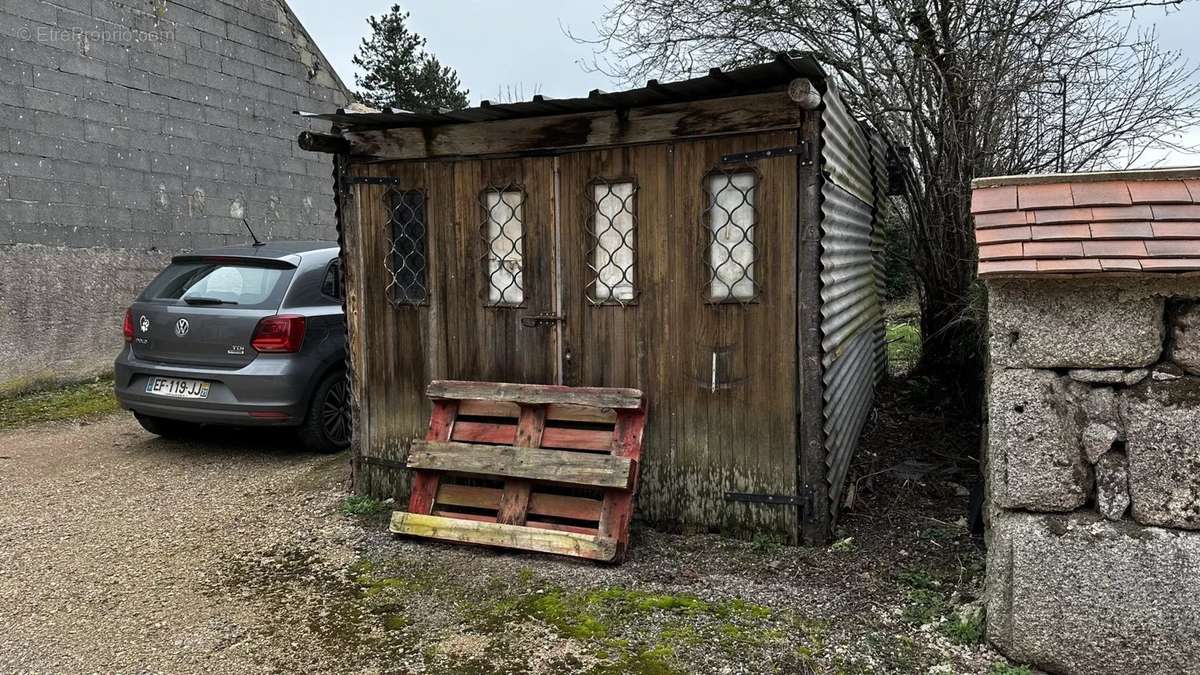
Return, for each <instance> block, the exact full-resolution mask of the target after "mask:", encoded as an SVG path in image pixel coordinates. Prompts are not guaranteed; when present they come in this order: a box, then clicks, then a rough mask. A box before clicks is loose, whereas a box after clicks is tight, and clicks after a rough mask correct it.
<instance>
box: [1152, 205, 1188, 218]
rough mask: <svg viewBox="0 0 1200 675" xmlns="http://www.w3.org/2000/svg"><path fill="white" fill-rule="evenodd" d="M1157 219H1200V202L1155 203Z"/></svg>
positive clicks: (1155, 216)
mask: <svg viewBox="0 0 1200 675" xmlns="http://www.w3.org/2000/svg"><path fill="white" fill-rule="evenodd" d="M1150 210H1151V211H1152V212H1153V213H1154V219H1155V220H1200V204H1154V205H1152V206H1151V207H1150Z"/></svg>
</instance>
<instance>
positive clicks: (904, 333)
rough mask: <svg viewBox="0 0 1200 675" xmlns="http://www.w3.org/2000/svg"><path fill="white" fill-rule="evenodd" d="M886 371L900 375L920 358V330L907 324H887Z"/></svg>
mask: <svg viewBox="0 0 1200 675" xmlns="http://www.w3.org/2000/svg"><path fill="white" fill-rule="evenodd" d="M887 353H888V370H890V371H891V372H892V373H893V374H896V375H902V374H904V373H907V372H908V371H910V370H912V368H913V366H915V365H916V364H917V361H919V360H920V358H921V329H920V328H918V327H917V326H916V325H914V324H912V323H908V322H896V323H891V322H889V323H888V324H887Z"/></svg>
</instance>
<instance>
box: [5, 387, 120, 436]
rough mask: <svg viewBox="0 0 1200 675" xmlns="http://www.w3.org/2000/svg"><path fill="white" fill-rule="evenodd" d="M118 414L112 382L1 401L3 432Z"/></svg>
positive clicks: (54, 390)
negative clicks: (43, 424)
mask: <svg viewBox="0 0 1200 675" xmlns="http://www.w3.org/2000/svg"><path fill="white" fill-rule="evenodd" d="M116 410H117V398H116V396H115V395H114V394H113V381H112V379H111V378H99V379H96V380H92V381H90V382H85V383H82V384H75V385H71V386H69V387H62V388H59V389H50V390H46V391H38V392H35V393H32V394H24V395H20V396H14V397H12V398H0V430H2V429H16V428H19V427H24V426H29V425H32V424H39V423H42V422H54V421H58V420H68V419H86V418H93V417H98V416H100V415H106V414H108V413H111V412H114V411H116Z"/></svg>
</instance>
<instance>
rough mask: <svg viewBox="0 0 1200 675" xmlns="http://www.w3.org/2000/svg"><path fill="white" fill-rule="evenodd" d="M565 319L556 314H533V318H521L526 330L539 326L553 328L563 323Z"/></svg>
mask: <svg viewBox="0 0 1200 675" xmlns="http://www.w3.org/2000/svg"><path fill="white" fill-rule="evenodd" d="M564 318H566V317H563V316H560V315H558V314H555V313H554V312H542V313H541V314H533V315H531V316H523V317H521V325H522V326H524V327H526V328H537V327H538V326H553V325H554V324H556V323H559V322H561V321H562V320H563V319H564Z"/></svg>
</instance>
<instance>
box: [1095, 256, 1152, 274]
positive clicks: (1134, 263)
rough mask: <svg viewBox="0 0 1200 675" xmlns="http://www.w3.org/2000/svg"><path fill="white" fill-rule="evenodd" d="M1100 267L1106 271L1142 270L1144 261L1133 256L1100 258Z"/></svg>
mask: <svg viewBox="0 0 1200 675" xmlns="http://www.w3.org/2000/svg"><path fill="white" fill-rule="evenodd" d="M1100 268H1101V269H1103V270H1104V271H1105V272H1141V271H1142V263H1141V261H1139V260H1135V259H1133V258H1100Z"/></svg>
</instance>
